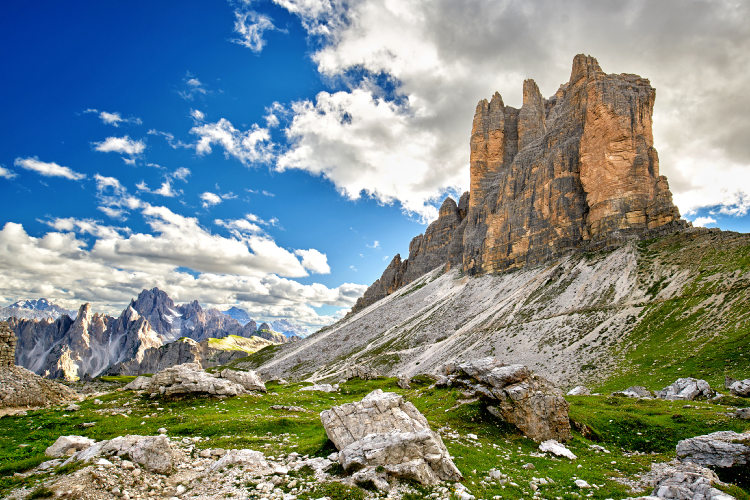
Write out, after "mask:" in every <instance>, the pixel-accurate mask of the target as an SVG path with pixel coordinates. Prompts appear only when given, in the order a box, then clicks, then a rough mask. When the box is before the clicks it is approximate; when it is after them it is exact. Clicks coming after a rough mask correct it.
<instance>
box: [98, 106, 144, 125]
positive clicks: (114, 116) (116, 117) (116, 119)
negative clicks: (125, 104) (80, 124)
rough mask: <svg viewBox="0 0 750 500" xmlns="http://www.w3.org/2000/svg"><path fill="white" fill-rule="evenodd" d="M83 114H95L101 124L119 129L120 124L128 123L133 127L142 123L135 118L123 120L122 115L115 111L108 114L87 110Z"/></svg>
mask: <svg viewBox="0 0 750 500" xmlns="http://www.w3.org/2000/svg"><path fill="white" fill-rule="evenodd" d="M84 113H95V114H97V115H98V116H99V119H100V120H101V121H102V123H105V124H107V125H112V126H113V127H119V126H120V124H121V123H129V124H133V125H141V124H142V123H143V122H142V121H141V119H140V118H138V117H135V116H131V117H129V118H123V117H122V115H121V114H120V113H119V112H117V111H114V112H109V111H100V110H98V109H95V108H89V109H87V110H84Z"/></svg>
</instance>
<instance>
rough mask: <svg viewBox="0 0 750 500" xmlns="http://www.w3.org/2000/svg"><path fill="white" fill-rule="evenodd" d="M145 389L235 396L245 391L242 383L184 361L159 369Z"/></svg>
mask: <svg viewBox="0 0 750 500" xmlns="http://www.w3.org/2000/svg"><path fill="white" fill-rule="evenodd" d="M146 390H148V391H151V393H157V394H162V395H164V396H179V395H183V394H209V395H211V396H237V395H238V394H244V393H245V392H246V391H245V388H244V387H243V386H242V385H240V384H238V383H236V382H233V381H231V380H229V379H225V378H220V377H216V376H214V375H212V374H210V373H207V372H205V371H204V370H203V369H202V368H201V367H200V365H199V364H197V363H184V364H181V365H176V366H171V367H169V368H167V369H165V370H162V371H160V372H159V373H157V374H155V375H154V376H153V377H151V384H150V385H149V386H148V388H147V389H146Z"/></svg>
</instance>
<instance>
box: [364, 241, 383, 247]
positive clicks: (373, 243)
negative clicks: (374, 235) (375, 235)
mask: <svg viewBox="0 0 750 500" xmlns="http://www.w3.org/2000/svg"><path fill="white" fill-rule="evenodd" d="M367 248H380V242H379V241H378V240H375V241H373V242H372V245H367Z"/></svg>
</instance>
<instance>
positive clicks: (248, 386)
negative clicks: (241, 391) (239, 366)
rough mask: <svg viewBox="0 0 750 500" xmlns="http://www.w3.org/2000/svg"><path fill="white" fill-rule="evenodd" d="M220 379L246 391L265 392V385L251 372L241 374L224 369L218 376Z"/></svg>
mask: <svg viewBox="0 0 750 500" xmlns="http://www.w3.org/2000/svg"><path fill="white" fill-rule="evenodd" d="M219 375H220V376H221V378H223V379H227V380H230V381H232V382H234V383H236V384H240V385H241V386H242V387H244V388H245V390H247V391H261V392H266V384H264V383H263V381H262V380H261V379H260V377H259V376H258V374H257V373H255V372H254V371H252V370H249V371H246V372H241V371H237V370H230V369H228V368H227V369H224V370H222V371H221V373H220V374H219Z"/></svg>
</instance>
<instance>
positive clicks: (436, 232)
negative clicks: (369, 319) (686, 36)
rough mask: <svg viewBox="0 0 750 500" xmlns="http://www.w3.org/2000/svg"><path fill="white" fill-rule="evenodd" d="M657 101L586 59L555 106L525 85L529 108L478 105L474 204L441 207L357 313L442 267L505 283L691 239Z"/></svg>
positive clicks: (632, 80) (642, 86)
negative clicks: (661, 150) (497, 276)
mask: <svg viewBox="0 0 750 500" xmlns="http://www.w3.org/2000/svg"><path fill="white" fill-rule="evenodd" d="M655 95H656V93H655V91H654V89H653V88H652V87H651V85H650V83H649V81H648V80H647V79H645V78H641V77H640V76H637V75H629V74H606V73H604V72H603V71H602V69H601V67H600V66H599V63H598V62H597V60H596V59H595V58H593V57H591V56H587V55H583V54H579V55H577V56H575V58H574V59H573V66H572V69H571V76H570V80H569V81H568V83H567V84H564V85H562V86H561V87H560V89H559V90H558V91H557V93H555V95H553V96H551V97H550V98H549V99H544V97H542V95H541V93H540V92H539V87H538V86H537V85H536V83H535V82H534V81H533V80H530V79H529V80H526V81H524V83H523V105H522V107H521V109H516V108H514V107H512V106H506V105H505V104H504V103H503V99H502V97H501V96H500V94H499V93H497V92H495V94H494V95H493V96H492V98H491V99H490V101H487V100H486V99H482V100H481V101H479V103H478V104H477V107H476V112H475V114H474V121H473V124H472V130H471V139H470V191H469V193H468V194H464V196H462V197H461V199H460V201H459V203H458V205H456V204H455V202H454V201H453V200H452V199H450V198H449V199H447V200H446V201H445V202H444V203H443V205H442V206H441V208H440V215H439V217H438V219H437V220H435V221H434V222H433V223H432V224H430V225H429V226H428V228H427V230H426V231H425V233H424V234H422V235H419V236H417V237H415V238H414V239H413V240H412V241H411V244H410V245H409V258H408V259H406V260H404V261H402V260H401V258H400V257H399V256H397V257H395V258H394V259H393V261H391V263H390V265H389V266H388V267H387V268H386V270H385V271H384V272H383V275H382V276H381V278H380V279H379V280H377V281H376V282H375V283H373V284H372V286H370V288H369V289H368V290H367V291H366V292H365V294H364V295H363V297H362V298H361V299H360V300H359V301H358V302H357V304H356V305H355V306H354V308H353V310H354V311H356V310H359V309H362V308H363V307H365V306H367V305H369V304H371V303H373V302H375V301H377V300H379V299H380V298H382V297H385V296H386V295H388V294H390V293H393V291H395V290H396V289H398V288H400V287H401V286H403V285H405V284H407V283H410V282H412V281H414V280H415V279H417V278H418V277H420V276H422V275H423V274H425V273H426V272H428V271H431V270H432V269H435V268H437V267H441V266H443V267H444V268H445V269H450V268H453V267H460V268H461V269H462V270H463V271H464V272H465V273H467V274H486V273H496V272H503V271H507V270H510V269H516V268H519V267H524V266H528V265H536V264H540V263H543V262H547V261H550V260H553V259H557V258H559V257H561V256H562V255H564V254H566V253H569V252H575V251H587V250H588V251H591V250H604V249H613V248H615V247H617V246H620V245H622V244H623V243H624V242H626V241H629V240H633V239H640V238H645V237H651V236H657V235H660V234H667V233H669V232H673V231H676V230H680V229H683V228H685V227H686V225H687V224H686V222H685V221H683V220H682V219H681V218H680V214H679V212H678V210H677V207H675V206H674V204H673V203H672V194H671V193H670V191H669V185H668V183H667V179H666V177H664V176H662V175H660V174H659V158H658V155H657V153H656V149H655V148H654V146H653V142H654V141H653V134H652V131H651V128H652V114H653V106H654V99H655Z"/></svg>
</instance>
